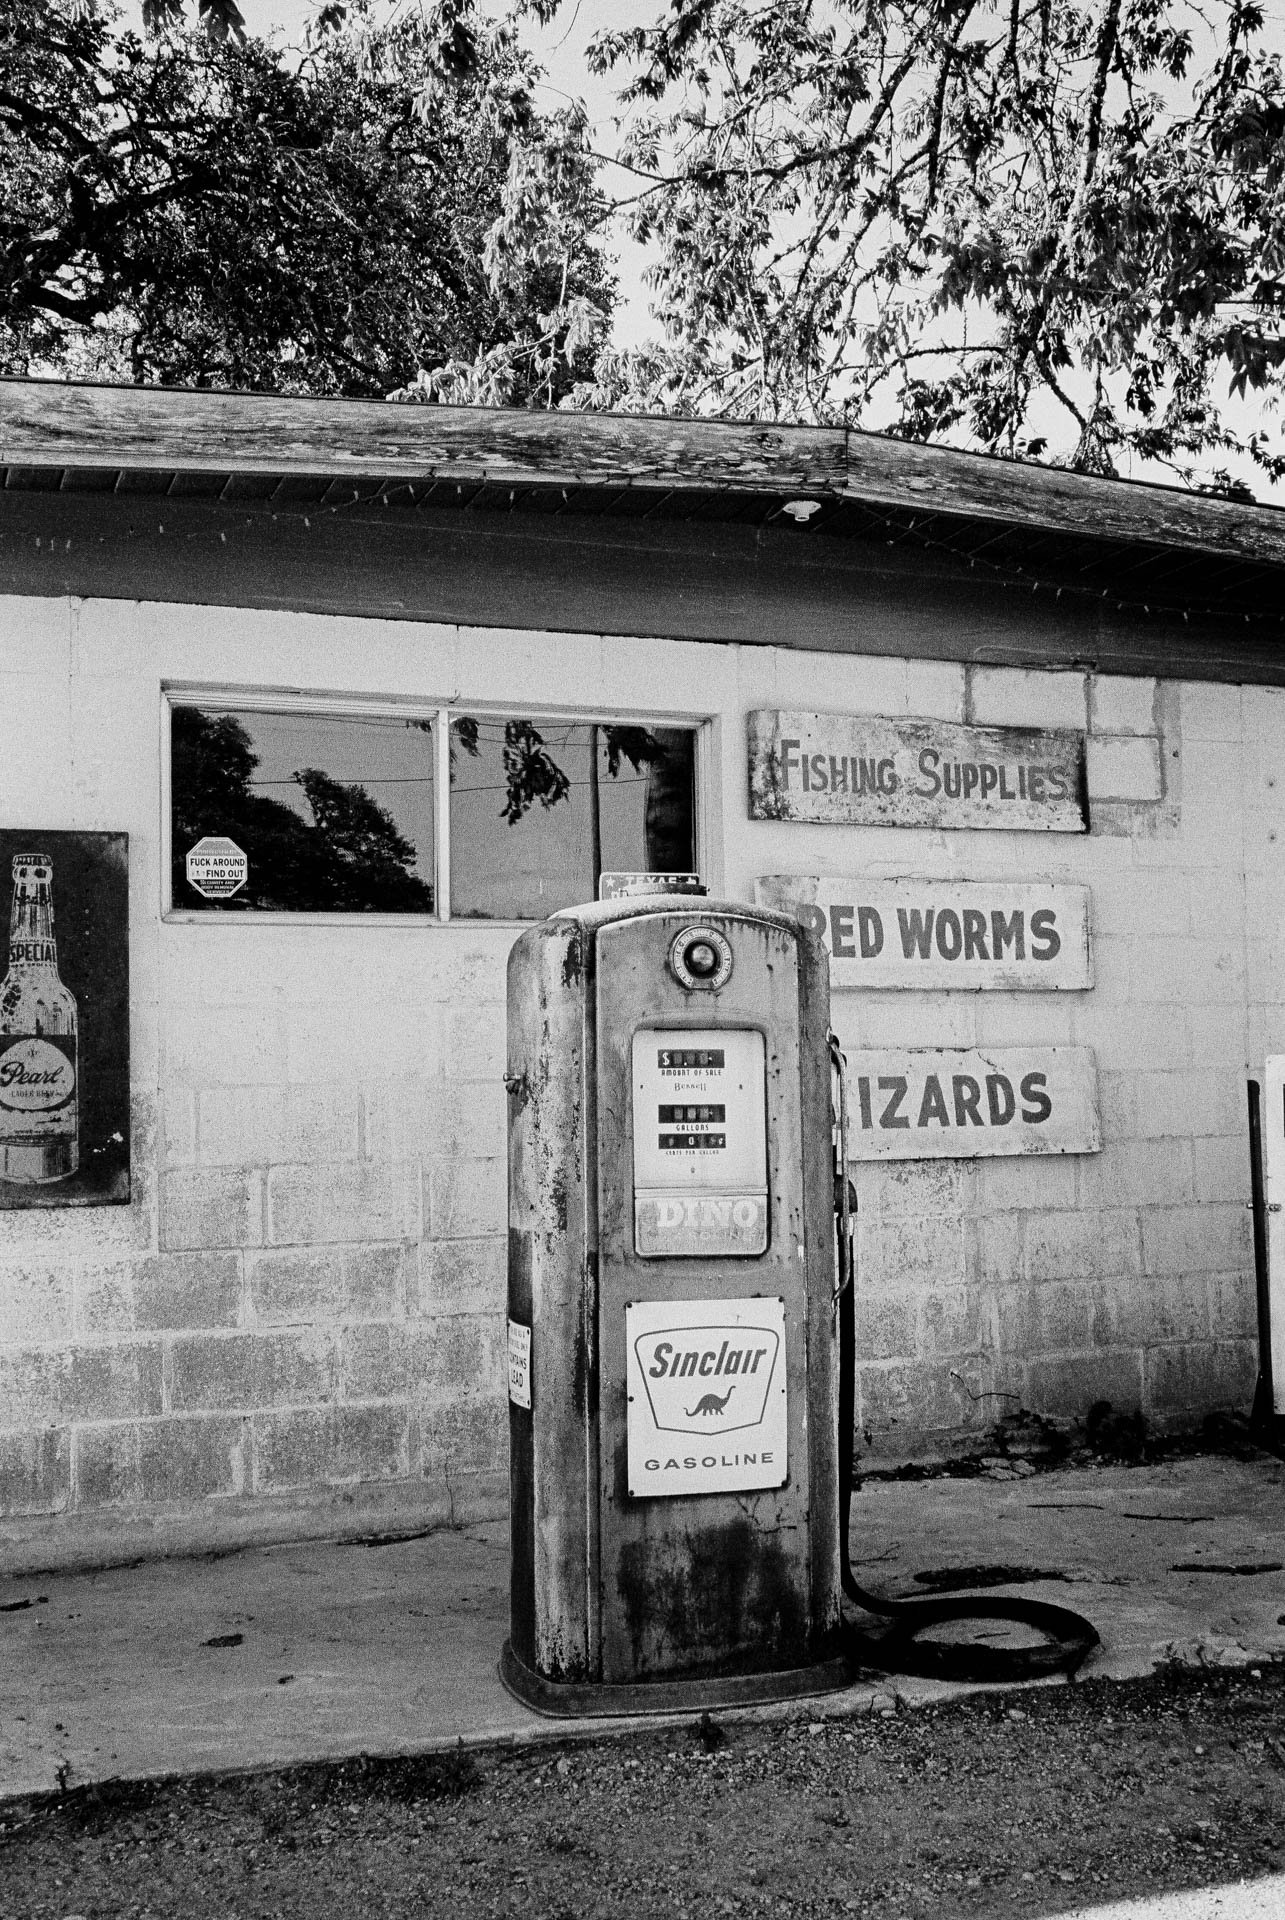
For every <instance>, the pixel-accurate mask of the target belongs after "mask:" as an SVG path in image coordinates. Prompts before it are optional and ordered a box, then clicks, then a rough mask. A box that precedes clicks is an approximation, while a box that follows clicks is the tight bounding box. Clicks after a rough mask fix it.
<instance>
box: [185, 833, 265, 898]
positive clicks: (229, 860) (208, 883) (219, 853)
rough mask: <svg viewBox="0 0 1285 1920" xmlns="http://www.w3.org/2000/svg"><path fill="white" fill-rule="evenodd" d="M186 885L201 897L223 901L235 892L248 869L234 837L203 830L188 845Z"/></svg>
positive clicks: (247, 862) (246, 874) (245, 857)
mask: <svg viewBox="0 0 1285 1920" xmlns="http://www.w3.org/2000/svg"><path fill="white" fill-rule="evenodd" d="M185 865H186V868H187V884H188V885H189V887H193V888H194V889H195V890H196V892H197V893H199V894H200V895H201V897H202V898H203V899H205V900H227V899H230V898H231V896H232V895H233V894H234V893H239V892H240V890H241V888H242V887H243V886H244V885H245V883H246V879H247V876H248V875H249V872H250V862H249V858H248V857H247V855H246V854H245V853H244V852H243V851H242V850H241V848H240V847H238V845H237V843H236V841H235V840H228V839H226V838H224V837H223V836H222V835H221V834H209V833H207V834H206V836H205V838H204V839H203V840H198V841H197V843H196V845H195V846H194V847H189V849H188V852H187V858H186V861H185Z"/></svg>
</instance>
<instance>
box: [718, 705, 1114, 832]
mask: <svg viewBox="0 0 1285 1920" xmlns="http://www.w3.org/2000/svg"><path fill="white" fill-rule="evenodd" d="M1084 766H1085V762H1084V735H1083V734H1082V733H1078V732H1072V731H1069V730H1068V731H1058V732H1045V731H1042V730H1037V729H1034V728H1025V727H965V726H958V725H955V724H954V723H953V722H950V721H945V720H897V719H889V718H886V717H881V716H878V715H865V714H849V713H804V712H799V711H794V710H785V711H777V710H775V709H771V708H760V709H757V710H756V711H754V712H752V713H751V714H750V715H749V780H750V818H751V819H752V820H812V821H820V822H827V823H829V824H831V825H834V826H868V827H1010V828H1014V827H1015V828H1021V829H1023V830H1024V831H1028V832H1029V831H1032V830H1034V831H1037V832H1044V833H1087V831H1088V825H1089V816H1088V802H1087V799H1086V796H1085V771H1084Z"/></svg>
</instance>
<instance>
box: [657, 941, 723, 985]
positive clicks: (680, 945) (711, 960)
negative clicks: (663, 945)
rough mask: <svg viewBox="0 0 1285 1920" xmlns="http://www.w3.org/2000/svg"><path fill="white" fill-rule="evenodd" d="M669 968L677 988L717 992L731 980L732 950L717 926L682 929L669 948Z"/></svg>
mask: <svg viewBox="0 0 1285 1920" xmlns="http://www.w3.org/2000/svg"><path fill="white" fill-rule="evenodd" d="M669 966H670V971H671V972H672V973H673V976H674V978H675V980H677V982H678V984H679V986H680V987H686V988H687V990H688V991H689V992H696V991H698V990H700V989H702V988H703V989H704V991H705V992H706V993H717V991H718V989H719V988H720V987H725V986H726V985H727V983H728V981H729V980H730V979H731V977H732V948H731V943H730V942H729V941H728V939H727V937H726V935H725V934H721V933H720V932H719V931H718V929H717V927H684V928H683V930H682V932H681V933H680V934H677V935H675V937H674V940H673V943H672V944H671V946H670V949H669Z"/></svg>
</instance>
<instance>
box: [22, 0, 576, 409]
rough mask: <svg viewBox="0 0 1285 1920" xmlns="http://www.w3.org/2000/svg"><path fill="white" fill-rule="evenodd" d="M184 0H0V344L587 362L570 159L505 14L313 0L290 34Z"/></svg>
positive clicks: (346, 390)
mask: <svg viewBox="0 0 1285 1920" xmlns="http://www.w3.org/2000/svg"><path fill="white" fill-rule="evenodd" d="M201 8H202V18H203V20H204V23H205V24H204V26H197V27H195V28H191V27H187V26H185V25H184V24H183V20H182V17H181V16H180V14H179V13H178V11H177V7H176V4H175V0H151V4H150V7H149V13H148V18H149V19H150V21H151V23H152V25H153V28H154V29H155V31H154V32H153V33H152V35H150V36H149V37H148V38H146V39H143V38H141V37H140V36H138V35H137V34H134V33H131V32H126V31H123V30H122V28H121V25H120V19H119V15H118V14H116V13H115V12H114V10H113V9H112V7H111V4H110V0H100V3H99V4H98V5H96V6H92V7H91V6H87V5H84V4H81V0H0V181H2V182H3V187H4V192H3V205H2V206H0V368H3V370H4V371H7V372H11V373H12V372H18V373H32V372H35V373H40V372H57V373H62V374H67V373H71V374H88V375H97V376H99V377H109V378H111V377H115V378H120V377H124V378H127V379H132V380H138V381H143V380H147V381H156V382H161V383H183V384H195V385H210V386H228V387H241V388H250V389H275V390H279V391H285V392H319V393H335V394H367V395H380V396H382V395H385V394H387V393H388V392H389V391H390V389H395V388H398V387H402V386H404V385H405V384H406V383H408V382H415V381H416V380H417V376H418V375H419V374H420V372H421V370H422V369H436V370H439V371H438V383H439V384H443V383H445V382H447V381H449V377H450V376H449V373H448V372H447V371H446V370H447V369H449V368H450V367H452V366H453V365H458V364H461V363H466V364H473V363H475V362H478V361H483V362H484V361H485V360H486V357H487V356H488V355H495V354H497V353H499V354H500V355H501V357H502V358H503V362H504V380H503V387H504V390H503V392H502V393H501V392H498V391H497V393H496V394H495V395H494V396H493V397H497V398H504V399H507V400H512V401H517V402H521V401H524V400H528V399H531V398H538V399H539V400H541V401H543V402H544V403H545V404H550V403H555V402H556V401H557V400H558V399H559V398H560V397H561V395H562V394H563V393H564V392H566V391H567V390H568V388H569V387H570V385H571V384H572V381H573V380H574V378H575V376H576V374H577V372H578V373H580V374H584V373H587V371H588V369H589V366H590V364H591V354H590V348H591V346H592V344H593V342H594V341H595V340H596V338H597V336H598V334H599V333H600V332H601V330H602V327H603V325H604V324H605V320H606V314H607V310H608V308H609V306H610V300H611V286H610V281H609V277H608V275H607V272H606V269H605V267H604V264H603V261H602V258H601V256H600V255H599V253H598V252H596V251H595V249H594V246H593V244H592V238H591V228H592V225H593V222H594V220H595V219H596V217H597V214H598V211H599V207H598V202H597V200H596V198H595V194H594V190H593V184H592V163H591V162H590V160H589V158H588V156H587V154H586V153H585V151H584V143H583V140H582V138H580V133H579V127H578V123H577V121H576V118H575V116H574V114H570V115H567V116H563V117H562V118H559V117H558V116H554V117H553V118H549V117H547V116H542V115H541V114H540V113H539V112H538V111H537V108H536V105H535V103H534V96H533V92H532V87H533V81H534V77H535V69H534V68H533V66H532V63H531V61H530V60H529V58H528V57H527V56H526V55H524V54H523V52H522V51H521V49H520V47H519V45H518V42H517V39H516V36H515V34H514V32H513V30H512V28H511V27H507V26H504V25H494V24H490V25H488V24H485V23H482V22H479V21H477V20H475V19H474V18H473V17H472V15H471V13H470V12H469V10H468V9H467V8H463V9H461V8H460V7H458V6H455V5H452V4H438V5H430V6H428V7H426V8H425V9H423V10H417V11H412V12H410V13H407V14H404V15H401V16H398V17H395V18H394V19H393V20H392V21H391V22H390V23H386V24H384V25H382V26H381V25H378V24H377V23H376V20H375V18H374V16H373V14H372V13H371V12H370V11H369V9H368V8H367V7H366V6H364V5H360V4H359V5H357V6H356V7H354V8H353V9H351V10H349V9H346V8H344V7H342V6H339V5H330V6H328V7H327V8H326V9H325V10H324V11H323V13H322V14H321V15H320V16H319V18H318V23H317V26H316V30H315V33H314V36H313V44H312V46H311V48H310V49H309V50H308V51H307V52H306V53H305V54H304V55H303V57H302V58H288V57H287V56H286V55H285V54H284V53H283V52H282V51H281V50H279V49H277V48H274V47H271V46H269V45H267V44H265V43H264V42H262V41H258V40H254V39H248V38H246V37H245V36H244V34H243V33H242V31H241V27H240V16H239V14H237V11H236V8H235V5H233V4H230V0H217V4H216V3H215V0H201ZM551 153H552V154H555V155H557V156H558V160H557V163H556V164H549V162H548V158H547V156H548V155H549V154H551ZM523 194H525V202H524V203H523V213H524V218H525V219H526V220H527V221H528V222H529V223H534V224H535V225H537V226H538V228H539V231H540V236H541V237H540V243H539V244H538V245H529V246H527V247H526V248H525V249H524V250H523V252H522V254H521V256H520V257H518V256H517V255H516V254H515V253H514V252H513V251H512V249H509V250H508V251H507V252H506V251H505V247H504V234H505V217H506V208H507V207H508V205H509V204H510V200H511V199H514V198H515V197H516V199H517V200H518V201H521V199H522V195H523ZM423 385H424V383H423V382H422V381H421V382H419V386H420V388H422V387H423ZM429 385H430V391H431V390H432V384H431V381H430V383H429Z"/></svg>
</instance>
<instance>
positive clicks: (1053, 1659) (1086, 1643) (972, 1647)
mask: <svg viewBox="0 0 1285 1920" xmlns="http://www.w3.org/2000/svg"><path fill="white" fill-rule="evenodd" d="M829 1039H830V1062H831V1067H832V1088H833V1092H834V1109H835V1123H836V1124H835V1224H836V1229H837V1238H838V1243H839V1246H838V1266H837V1270H836V1280H835V1291H834V1302H833V1305H834V1310H835V1312H836V1313H837V1314H838V1320H839V1553H840V1562H839V1564H840V1571H841V1575H842V1580H843V1591H844V1593H845V1594H846V1595H847V1597H848V1598H849V1599H850V1600H851V1601H852V1602H853V1604H854V1605H856V1606H858V1607H860V1608H862V1609H863V1611H864V1612H866V1613H868V1614H874V1615H875V1616H877V1617H878V1618H880V1619H883V1620H886V1621H887V1622H888V1623H889V1624H888V1625H887V1627H885V1628H884V1629H883V1630H882V1631H881V1632H873V1633H872V1632H870V1631H869V1630H868V1629H862V1628H860V1627H858V1626H857V1624H856V1623H855V1622H853V1621H847V1622H846V1623H845V1624H846V1626H847V1628H848V1651H849V1653H850V1654H851V1655H852V1657H853V1658H854V1659H856V1660H858V1661H859V1662H860V1663H861V1664H862V1665H863V1666H868V1667H875V1668H878V1669H879V1670H880V1671H882V1672H885V1673H918V1674H932V1675H935V1676H937V1677H939V1678H941V1679H949V1680H993V1681H1004V1680H1008V1681H1012V1680H1030V1679H1034V1678H1036V1677H1038V1676H1039V1675H1042V1674H1051V1673H1065V1674H1068V1675H1070V1674H1073V1673H1074V1672H1075V1671H1076V1669H1077V1668H1078V1667H1079V1665H1080V1663H1081V1661H1083V1660H1084V1659H1085V1657H1086V1656H1087V1655H1088V1654H1090V1653H1091V1652H1092V1651H1093V1649H1094V1647H1096V1646H1097V1645H1098V1634H1097V1630H1096V1628H1095V1627H1094V1626H1093V1625H1092V1624H1091V1622H1089V1621H1088V1620H1086V1619H1085V1618H1084V1616H1083V1615H1082V1614H1079V1613H1075V1612H1073V1611H1072V1610H1071V1608H1070V1607H1056V1606H1052V1605H1051V1604H1050V1603H1049V1602H1048V1601H1045V1600H1028V1599H1023V1598H1020V1597H1019V1598H1015V1599H1003V1600H999V1599H997V1600H983V1599H975V1598H969V1597H960V1598H955V1599H950V1598H946V1597H941V1598H936V1597H935V1598H933V1599H924V1600H891V1599H887V1598H885V1597H883V1596H881V1595H879V1594H876V1593H870V1592H869V1591H868V1590H867V1589H866V1588H865V1587H863V1586H862V1585H861V1584H860V1582H859V1581H858V1580H857V1577H856V1575H855V1574H854V1573H853V1571H852V1561H851V1558H850V1555H849V1526H850V1515H849V1509H850V1507H851V1504H852V1495H853V1491H854V1487H853V1463H852V1436H853V1430H854V1426H855V1416H856V1383H857V1340H856V1302H855V1297H854V1293H855V1289H854V1285H853V1282H854V1279H855V1275H856V1255H855V1251H854V1247H853V1230H854V1227H855V1220H856V1210H857V1196H856V1193H855V1191H854V1190H853V1188H852V1185H851V1183H850V1181H849V1178H848V1070H847V1062H846V1060H845V1059H844V1056H843V1050H842V1048H841V1047H840V1045H839V1042H838V1039H837V1037H836V1036H835V1035H834V1034H833V1033H832V1034H831V1035H830V1036H829ZM948 1620H977V1621H982V1620H1002V1621H1006V1622H1008V1623H1013V1622H1016V1623H1018V1624H1019V1625H1022V1626H1026V1627H1031V1628H1034V1629H1035V1631H1036V1632H1038V1633H1040V1634H1042V1635H1043V1636H1044V1638H1043V1642H1042V1644H1037V1645H1035V1646H1026V1647H1006V1646H988V1645H986V1644H985V1643H984V1642H980V1641H975V1640H973V1641H954V1640H944V1639H939V1640H933V1639H921V1638H920V1636H921V1635H922V1634H924V1633H925V1631H926V1629H928V1628H931V1627H937V1626H941V1625H942V1624H943V1623H944V1622H946V1621H948Z"/></svg>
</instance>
